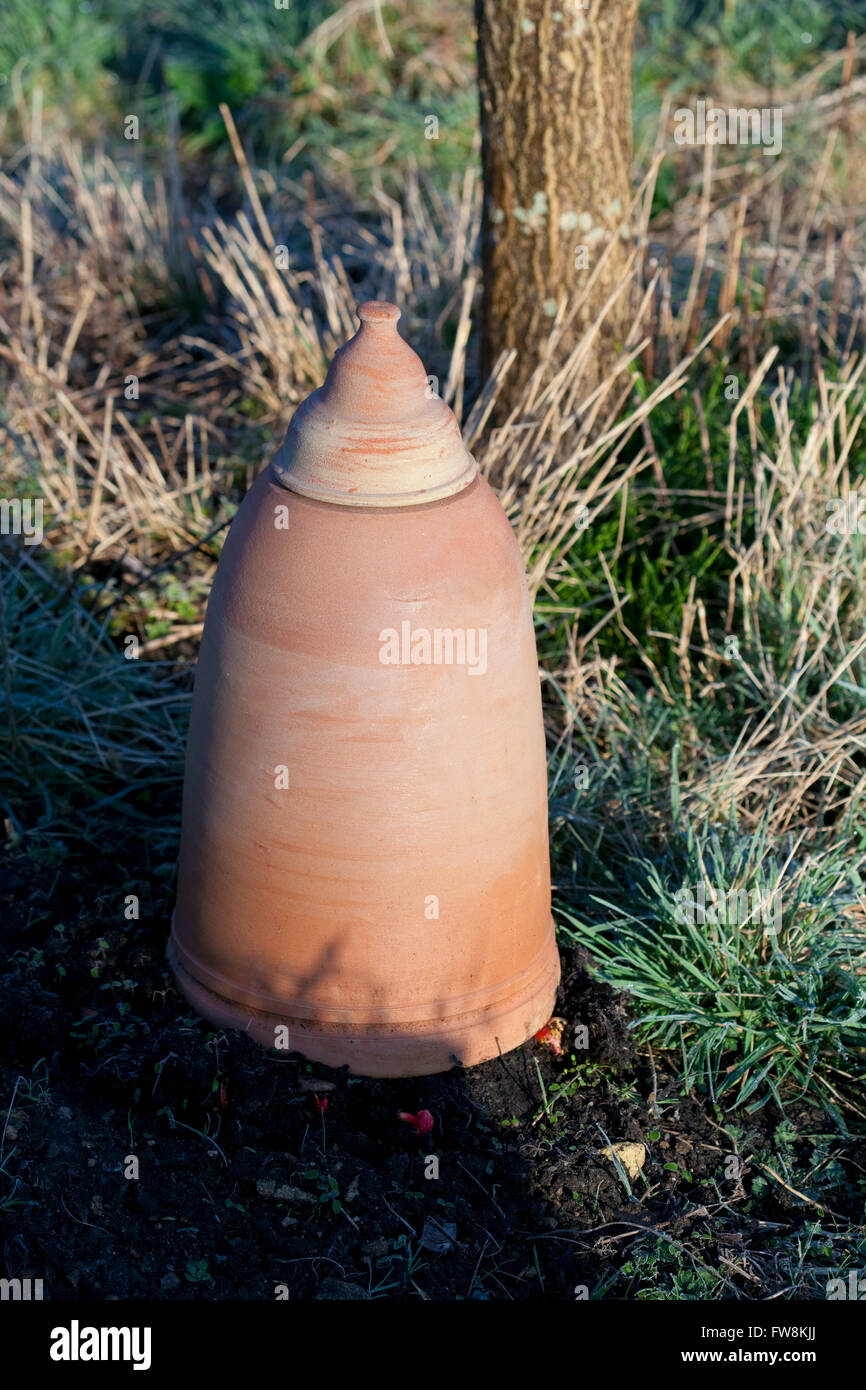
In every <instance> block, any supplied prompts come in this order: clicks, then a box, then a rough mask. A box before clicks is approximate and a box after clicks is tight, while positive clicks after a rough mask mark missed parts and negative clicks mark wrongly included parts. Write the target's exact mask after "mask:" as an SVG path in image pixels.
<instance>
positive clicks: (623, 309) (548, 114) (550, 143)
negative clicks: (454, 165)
mask: <svg viewBox="0 0 866 1390" xmlns="http://www.w3.org/2000/svg"><path fill="white" fill-rule="evenodd" d="M637 8H638V0H507V3H504V0H475V17H476V23H477V29H478V76H479V87H480V96H481V135H482V160H483V167H484V209H483V214H482V227H481V238H482V268H483V274H484V291H483V309H482V317H483V329H482V367H483V370H484V372H485V375H486V374H487V373H488V372H489V371H490V369H491V367H492V366H493V364H494V363H495V361H496V359H497V357H498V356H499V354H500V353H501V352H502V351H503V350H504V349H505V348H511V347H513V348H516V349H517V353H518V356H517V359H516V361H515V363H514V364H513V366H512V367H511V370H510V371H509V373H508V375H507V377H506V378H505V382H504V384H503V389H502V392H501V394H500V397H499V402H498V404H497V410H496V418H497V419H500V420H501V419H502V418H503V416H504V415H505V414H506V413H507V412H508V410H510V408H511V407H512V406H513V405H514V404H515V402H516V401H517V400H518V399H519V397H520V395H521V392H522V389H523V387H524V386H525V384H526V381H527V379H528V378H529V376H530V375H531V373H532V371H533V369H534V367H535V366H536V364H537V362H538V359H539V357H540V356H541V355H542V352H543V349H544V344H545V342H546V340H547V338H548V335H549V333H550V327H551V321H552V318H553V315H554V314H555V313H556V310H557V307H558V305H559V303H560V302H561V301H562V300H563V299H564V298H565V299H568V300H571V299H573V298H575V297H576V296H577V295H579V294H580V293H581V291H582V290H583V289H584V288H585V286H586V284H587V281H588V280H589V277H590V275H591V273H592V270H593V268H594V266H595V265H596V264H597V262H598V258H599V257H600V254H601V252H602V250H603V248H604V247H605V245H606V243H607V242H608V241H609V240H610V239H611V238H613V240H614V242H615V245H614V246H613V247H612V249H611V251H610V253H609V255H608V257H607V260H606V262H605V263H604V266H603V268H602V270H601V271H600V273H599V275H598V278H597V280H596V282H595V284H594V285H593V287H592V289H591V291H590V293H589V296H588V298H587V302H586V304H585V306H584V308H583V309H582V311H581V312H580V313H579V314H578V315H577V316H576V317H575V320H574V324H573V327H572V329H570V330H569V332H568V333H567V334H565V335H564V338H563V341H562V342H561V344H560V347H559V349H558V354H557V358H556V361H557V362H561V361H562V360H563V359H564V357H565V356H566V355H567V353H568V352H569V351H570V350H571V349H572V348H573V347H574V345H575V343H576V342H577V341H578V339H579V337H580V336H581V334H582V332H583V331H584V330H585V329H586V327H587V325H588V324H590V323H592V321H593V320H594V319H595V317H596V315H597V314H598V312H599V310H600V308H601V307H602V305H603V304H604V303H605V301H606V299H607V297H608V295H609V294H610V292H611V290H612V289H613V288H614V287H615V286H616V285H618V284H620V283H621V280H622V276H623V273H624V267H625V264H626V261H627V259H628V256H629V254H630V251H631V245H632V229H631V227H630V226H629V225H628V224H627V220H626V219H627V215H628V209H629V203H630V201H631V196H632V194H631V177H630V165H631V153H632V136H631V66H632V47H633V41H634V28H635V21H636V17H637ZM630 309H631V304H630V302H629V296H628V294H627V293H626V292H624V293H623V295H622V296H621V298H620V300H619V301H618V302H617V304H616V306H615V307H614V308H613V310H612V311H611V312H610V313H609V314H608V317H607V319H606V321H605V324H604V326H603V328H602V331H601V334H600V336H599V338H598V340H597V350H596V353H595V357H594V360H593V362H592V364H591V367H590V370H589V374H588V379H587V383H586V384H587V389H591V388H592V386H593V385H594V384H597V382H598V381H600V380H602V379H603V377H604V376H605V375H606V373H607V371H608V370H609V368H610V366H611V365H612V363H613V361H614V359H615V357H616V353H617V349H618V346H619V345H621V343H622V339H623V336H624V334H625V331H626V329H627V328H628V326H629V324H630V321H631V318H630Z"/></svg>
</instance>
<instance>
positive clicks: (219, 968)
mask: <svg viewBox="0 0 866 1390" xmlns="http://www.w3.org/2000/svg"><path fill="white" fill-rule="evenodd" d="M358 316H359V319H360V320H361V327H360V331H359V332H358V333H357V334H356V336H355V337H354V338H352V339H351V341H350V342H349V343H347V344H346V345H345V346H344V347H343V348H341V349H340V350H339V352H338V353H337V354H336V356H335V358H334V361H333V363H332V365H331V368H330V371H329V372H328V376H327V379H326V381H325V384H324V386H322V387H321V388H320V389H319V390H318V391H315V392H313V394H312V396H310V397H309V399H308V400H306V401H305V402H304V403H303V405H301V407H300V408H299V409H298V410H297V411H296V413H295V415H294V417H293V419H292V422H291V424H290V426H289V430H288V433H287V435H286V439H285V441H284V443H283V445H282V447H281V448H280V449H279V450H278V452H277V454H276V456H275V457H274V459H273V461H272V463H271V465H270V467H268V468H267V469H265V471H264V472H263V473H261V474H260V475H259V477H258V478H257V480H256V482H255V484H254V485H253V487H252V488H251V490H250V491H249V493H248V494H247V496H246V497H245V498H244V501H243V503H242V505H241V507H240V508H239V510H238V513H237V516H236V517H235V519H234V521H233V523H232V526H231V530H230V533H229V535H228V538H227V540H226V544H225V548H224V550H223V554H222V556H221V559H220V562H219V566H218V569H217V573H216V578H215V580H214V585H213V592H212V594H211V598H210V602H209V605H208V610H207V621H206V623H205V629H204V636H203V639H202V646H201V655H200V658H199V663H198V670H197V674H196V684H195V695H194V700H193V710H192V722H191V727H190V734H189V743H188V748H187V760H186V779H185V786H184V798H183V833H182V839H181V852H180V869H179V881H178V894H177V907H176V911H175V915H174V922H173V927H172V933H171V939H170V942H169V948H168V954H169V960H170V962H171V965H172V967H173V969H174V972H175V975H176V978H177V981H178V984H179V985H180V988H181V989H182V991H183V993H184V994H185V995H186V997H187V999H188V1000H189V1001H190V1002H191V1003H192V1004H193V1005H194V1007H195V1008H196V1009H197V1010H198V1011H199V1012H200V1013H202V1014H204V1016H205V1017H206V1018H208V1019H210V1020H211V1021H212V1022H214V1023H215V1024H217V1025H219V1026H221V1027H232V1028H241V1029H245V1030H246V1031H247V1032H249V1033H250V1035H251V1036H252V1037H253V1038H255V1039H256V1041H257V1042H260V1043H262V1044H263V1045H264V1046H266V1047H275V1046H276V1047H281V1048H288V1049H291V1050H293V1051H298V1052H301V1053H303V1054H304V1055H305V1056H306V1057H308V1058H310V1059H312V1060H314V1061H319V1062H323V1063H326V1064H327V1065H329V1066H334V1067H339V1066H342V1065H344V1064H345V1065H348V1066H349V1068H350V1069H351V1070H352V1071H353V1072H355V1073H358V1074H361V1075H367V1076H411V1075H419V1074H425V1073H430V1072H437V1071H443V1070H446V1069H447V1068H449V1067H452V1066H454V1065H455V1064H458V1063H462V1064H463V1065H465V1066H468V1065H471V1064H472V1063H475V1062H481V1061H485V1060H487V1059H488V1058H491V1057H495V1056H496V1055H497V1054H498V1053H499V1052H507V1051H508V1050H509V1049H510V1048H513V1047H517V1046H518V1045H519V1044H521V1043H523V1042H525V1041H526V1039H527V1038H529V1037H531V1036H532V1034H533V1033H535V1032H536V1031H537V1030H538V1029H539V1028H540V1027H541V1026H542V1025H543V1024H544V1023H545V1022H546V1020H547V1019H548V1018H549V1016H550V1014H551V1013H552V1011H553V1003H554V996H555V992H556V986H557V982H558V979H559V959H558V955H557V950H556V944H555V941H554V934H553V926H552V922H551V915H550V875H549V860H548V841H547V783H546V771H545V747H544V734H543V728H542V719H541V699H540V692H539V680H538V667H537V658H536V651H535V640H534V633H533V625H532V615H531V606H530V599H529V594H528V591H527V587H526V583H525V578H524V572H523V564H522V560H521V556H520V552H519V550H518V547H517V543H516V541H515V538H514V535H513V533H512V531H511V528H510V526H509V524H508V521H507V519H506V517H505V514H504V512H503V511H502V508H501V507H500V505H499V502H498V500H497V498H496V496H495V495H494V493H493V491H492V490H491V488H490V487H489V486H488V484H487V483H486V481H485V480H484V479H483V478H482V477H481V476H479V474H478V472H477V467H476V464H475V461H474V460H473V458H472V457H471V455H470V454H469V453H467V451H466V449H465V447H464V445H463V442H462V440H461V437H460V431H459V428H458V425H457V421H456V420H455V418H454V416H453V414H452V412H451V411H450V410H449V408H448V406H447V405H446V404H445V403H444V402H443V401H442V400H441V399H440V398H439V397H438V396H437V395H436V394H435V393H434V392H433V391H432V390H431V388H430V387H429V385H428V379H427V377H426V375H425V372H424V367H423V366H422V364H421V361H420V359H419V358H418V357H417V356H416V355H415V353H414V352H413V351H412V350H411V348H409V347H408V346H407V344H406V343H405V342H404V341H403V339H402V338H401V337H400V335H399V333H398V331H397V319H398V318H399V317H400V314H399V310H398V309H396V308H395V307H394V305H392V304H386V303H380V302H371V303H367V304H362V305H361V306H360V308H359V310H358Z"/></svg>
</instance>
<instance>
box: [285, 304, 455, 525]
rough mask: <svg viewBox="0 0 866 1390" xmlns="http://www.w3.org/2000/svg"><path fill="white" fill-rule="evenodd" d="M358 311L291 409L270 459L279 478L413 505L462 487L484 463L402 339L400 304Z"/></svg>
mask: <svg viewBox="0 0 866 1390" xmlns="http://www.w3.org/2000/svg"><path fill="white" fill-rule="evenodd" d="M357 313H358V318H359V319H360V321H361V327H360V329H359V330H358V332H357V333H356V334H355V336H354V338H352V339H350V341H349V342H348V343H346V344H345V346H344V347H341V348H340V349H339V350H338V352H337V353H336V354H335V356H334V360H333V362H332V363H331V366H330V369H329V371H328V375H327V377H326V378H325V381H324V384H323V385H322V386H320V387H319V389H318V391H314V392H313V394H312V395H311V396H309V397H308V398H307V400H305V401H304V403H303V404H302V405H301V406H299V407H298V409H297V410H296V411H295V414H294V415H293V417H292V421H291V423H290V425H289V428H288V432H287V434H286V438H285V440H284V441H283V444H282V445H281V447H280V448H279V449H278V451H277V453H276V455H275V456H274V459H273V461H272V463H271V474H272V476H273V478H274V479H275V481H277V482H278V483H280V484H282V486H283V487H287V488H291V490H292V491H293V492H298V493H300V494H301V495H302V496H304V497H313V498H316V499H318V500H320V501H323V502H335V503H338V504H339V505H341V506H347V507H405V506H414V505H416V504H417V503H419V502H435V501H437V500H439V499H440V498H442V497H449V496H451V495H452V494H453V493H455V492H459V491H460V490H461V489H462V488H464V487H466V486H467V485H468V484H469V483H471V482H472V479H473V478H474V477H475V475H476V473H477V471H478V465H477V464H476V462H475V460H474V459H473V457H472V455H471V454H470V453H469V452H468V450H467V449H466V447H465V446H464V444H463V440H462V438H461V435H460V427H459V425H458V424H457V421H456V419H455V417H454V414H453V412H452V411H451V410H450V409H449V407H448V406H447V405H446V404H445V402H444V401H443V400H442V399H441V398H440V397H439V396H438V395H437V394H436V393H435V392H434V391H433V390H432V388H431V386H430V385H429V383H428V380H427V374H426V372H425V370H424V365H423V363H422V361H421V359H420V357H419V356H418V354H417V353H415V352H413V351H412V349H411V348H410V347H409V345H408V343H405V342H404V341H403V339H402V338H401V337H400V334H399V333H398V331H397V320H398V319H399V317H400V310H399V309H398V308H397V307H396V305H394V304H388V303H387V302H385V301H383V300H368V301H367V302H366V303H364V304H360V305H359V306H358V310H357Z"/></svg>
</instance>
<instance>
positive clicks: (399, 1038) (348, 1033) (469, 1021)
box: [166, 920, 560, 1077]
mask: <svg viewBox="0 0 866 1390" xmlns="http://www.w3.org/2000/svg"><path fill="white" fill-rule="evenodd" d="M166 956H167V958H168V962H169V965H170V966H171V969H172V972H173V974H174V977H175V980H176V981H177V985H178V988H179V989H180V991H181V993H182V994H183V996H184V998H185V999H186V1000H187V1002H188V1003H190V1004H191V1005H192V1007H193V1008H194V1009H195V1010H196V1012H197V1013H199V1014H201V1015H202V1017H204V1018H206V1019H207V1020H208V1021H209V1022H210V1023H213V1024H216V1026H217V1027H219V1028H235V1029H238V1030H239V1031H240V1032H243V1033H246V1034H248V1036H249V1037H251V1038H252V1039H253V1041H254V1042H256V1043H258V1044H259V1045H260V1046H262V1047H266V1048H269V1049H273V1048H274V1044H275V1038H276V1036H277V1033H276V1030H277V1029H278V1028H280V1027H286V1028H287V1029H288V1030H289V1037H288V1047H287V1048H286V1049H285V1050H286V1051H290V1052H299V1053H300V1054H301V1055H302V1056H303V1057H306V1058H307V1059H308V1061H310V1062H319V1063H320V1064H321V1065H323V1066H327V1067H344V1066H348V1068H349V1071H350V1072H351V1073H352V1075H354V1076H382V1077H399V1076H432V1075H434V1074H435V1073H436V1072H442V1071H450V1070H451V1069H452V1068H453V1067H455V1066H464V1067H472V1066H477V1065H478V1063H479V1062H489V1061H491V1060H492V1059H493V1058H494V1057H497V1056H499V1055H500V1054H502V1053H506V1052H511V1051H513V1050H514V1048H515V1047H520V1046H522V1044H523V1043H525V1042H528V1040H529V1039H530V1038H531V1037H533V1036H534V1034H535V1033H537V1032H538V1030H539V1028H541V1027H543V1026H544V1024H545V1023H546V1022H547V1021H548V1019H549V1018H550V1017H551V1015H552V1013H553V1009H554V1004H555V1001H556V990H557V987H558V985H559V977H560V964H559V952H558V951H557V948H556V938H555V935H554V932H553V922H552V920H551V933H550V937H549V938H548V942H547V945H546V947H545V949H544V950H543V951H542V953H541V956H540V958H539V968H538V969H537V970H536V971H534V972H533V975H532V978H531V980H530V981H529V982H527V981H526V979H525V977H524V978H521V980H520V984H519V987H518V991H519V992H515V993H514V995H513V996H509V995H507V994H506V995H505V997H504V998H503V997H502V996H500V998H499V999H498V1000H497V1002H496V1004H495V1005H493V1006H490V1007H488V1008H484V1009H477V1010H473V1011H471V1012H469V1013H462V1014H455V1015H453V1016H450V1017H444V1018H441V1019H436V1020H426V1021H424V1022H419V1023H394V1024H387V1025H381V1024H380V1025H379V1026H378V1027H372V1028H371V1027H364V1026H359V1025H358V1024H357V1023H352V1022H349V1021H347V1022H344V1023H314V1022H311V1021H309V1020H305V1019H296V1018H292V1017H290V1016H288V1015H280V1014H277V1013H272V1012H265V1011H260V1010H257V1009H251V1008H249V1006H248V1005H245V1004H238V1003H237V1002H235V1001H234V1000H232V999H227V998H226V997H225V996H224V995H221V994H217V993H215V992H214V991H213V990H212V989H209V988H208V987H207V986H206V985H203V984H202V983H201V982H200V981H199V980H197V979H196V978H195V977H194V976H193V975H191V974H190V973H189V971H188V970H187V969H185V967H184V965H183V964H182V963H181V961H180V960H179V959H178V953H177V949H176V942H175V938H174V932H172V935H171V937H170V938H169V942H168V948H167V951H166Z"/></svg>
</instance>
